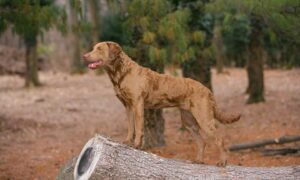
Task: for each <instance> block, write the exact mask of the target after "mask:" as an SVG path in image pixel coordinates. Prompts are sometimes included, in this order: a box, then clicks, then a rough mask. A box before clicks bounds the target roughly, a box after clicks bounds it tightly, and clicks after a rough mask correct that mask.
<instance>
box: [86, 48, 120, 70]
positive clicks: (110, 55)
mask: <svg viewBox="0 0 300 180" xmlns="http://www.w3.org/2000/svg"><path fill="white" fill-rule="evenodd" d="M121 52H122V49H121V47H120V46H119V45H118V44H117V43H114V42H101V43H98V44H96V45H95V46H94V47H93V50H92V51H90V52H88V53H86V54H84V55H83V58H84V60H85V61H86V62H87V63H88V67H89V68H90V69H97V68H100V67H102V66H106V65H109V64H111V63H113V62H114V60H116V58H117V57H118V55H119V54H120V53H121Z"/></svg>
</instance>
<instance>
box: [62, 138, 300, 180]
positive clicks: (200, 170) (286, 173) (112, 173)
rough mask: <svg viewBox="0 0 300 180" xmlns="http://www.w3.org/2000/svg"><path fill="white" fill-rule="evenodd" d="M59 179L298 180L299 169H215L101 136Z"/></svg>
mask: <svg viewBox="0 0 300 180" xmlns="http://www.w3.org/2000/svg"><path fill="white" fill-rule="evenodd" d="M75 159H76V158H74V159H72V160H70V161H69V162H68V163H67V164H66V165H65V166H64V167H63V168H62V169H61V170H60V172H59V175H58V177H57V179H59V180H60V179H76V180H85V179H172V180H173V179H184V180H186V179H299V178H300V166H289V167H274V168H264V167H241V166H226V167H224V168H223V167H216V166H211V165H202V164H192V163H190V162H185V161H179V160H174V159H167V158H163V157H159V156H157V155H154V154H151V153H147V152H143V151H140V150H136V149H134V148H131V147H129V146H126V145H122V144H118V143H116V142H113V141H111V140H109V139H107V138H104V137H101V136H99V135H97V136H95V137H94V138H92V139H90V140H89V141H88V142H87V144H86V145H85V146H84V148H83V149H82V151H81V153H80V155H79V156H78V158H77V160H76V162H75Z"/></svg>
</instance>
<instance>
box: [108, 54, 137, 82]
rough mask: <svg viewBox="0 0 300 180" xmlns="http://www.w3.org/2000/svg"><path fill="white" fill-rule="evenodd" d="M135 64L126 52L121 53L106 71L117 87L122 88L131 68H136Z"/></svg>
mask: <svg viewBox="0 0 300 180" xmlns="http://www.w3.org/2000/svg"><path fill="white" fill-rule="evenodd" d="M134 64H136V63H135V62H134V61H132V60H131V59H130V58H129V57H128V56H127V55H126V54H125V53H124V52H121V53H120V54H118V55H117V56H116V58H115V59H114V60H113V61H112V63H111V64H109V65H107V66H106V67H105V70H106V72H107V74H108V76H109V78H110V80H111V82H112V83H113V85H114V86H115V87H116V86H117V87H120V84H121V83H122V81H123V79H124V78H125V76H126V75H127V74H129V73H130V71H131V66H134Z"/></svg>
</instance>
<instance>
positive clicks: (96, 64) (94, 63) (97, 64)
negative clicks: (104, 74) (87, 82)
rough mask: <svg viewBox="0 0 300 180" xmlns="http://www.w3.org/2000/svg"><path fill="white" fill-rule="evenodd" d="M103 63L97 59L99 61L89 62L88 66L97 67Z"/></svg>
mask: <svg viewBox="0 0 300 180" xmlns="http://www.w3.org/2000/svg"><path fill="white" fill-rule="evenodd" d="M101 64H102V61H97V62H93V63H91V64H89V65H88V67H89V68H90V69H96V68H97V67H99V66H101Z"/></svg>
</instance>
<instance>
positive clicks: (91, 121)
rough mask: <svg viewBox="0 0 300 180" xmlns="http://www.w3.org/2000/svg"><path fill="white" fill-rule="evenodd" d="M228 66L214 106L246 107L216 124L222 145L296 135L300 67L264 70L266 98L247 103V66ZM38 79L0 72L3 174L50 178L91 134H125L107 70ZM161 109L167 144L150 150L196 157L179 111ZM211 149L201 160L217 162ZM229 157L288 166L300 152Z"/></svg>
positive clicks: (219, 78) (216, 82) (216, 78)
mask: <svg viewBox="0 0 300 180" xmlns="http://www.w3.org/2000/svg"><path fill="white" fill-rule="evenodd" d="M229 72H230V75H228V74H222V75H216V74H215V73H213V87H214V93H215V96H216V99H217V101H218V104H219V106H220V107H221V108H222V109H223V110H227V111H233V110H234V111H240V112H242V114H243V117H242V119H241V120H240V121H239V122H237V123H235V124H233V125H228V126H222V127H221V128H220V131H222V132H223V133H224V137H225V142H226V145H230V144H235V143H241V142H245V141H253V140H257V139H265V138H274V137H279V136H283V135H297V134H298V135H299V134H300V83H299V82H300V69H296V70H290V71H282V70H267V71H266V73H265V79H266V100H267V101H266V102H265V103H260V104H255V105H245V101H246V99H247V97H246V95H245V94H244V93H243V92H244V91H245V89H246V84H247V78H246V72H245V71H244V70H241V69H230V70H229ZM41 80H42V82H44V83H45V86H43V87H40V88H36V89H24V88H22V86H23V80H22V79H21V78H19V77H17V76H0V179H54V178H55V176H56V174H57V171H58V169H59V167H61V166H62V165H63V164H64V163H65V162H66V160H68V159H70V158H71V157H73V156H74V155H76V154H78V153H79V152H80V150H81V148H82V147H83V145H84V144H85V142H86V141H87V140H88V139H89V138H91V137H92V136H93V135H94V134H95V133H99V134H101V135H105V136H109V137H111V138H113V139H115V140H118V141H121V140H123V139H124V138H125V136H126V132H127V129H126V120H125V113H124V108H123V107H122V105H121V103H120V102H119V101H118V100H117V98H116V97H115V96H114V92H113V89H112V85H111V83H110V82H109V80H108V78H107V76H106V75H102V76H96V75H94V74H92V73H91V74H86V75H82V76H80V75H78V76H69V75H66V74H53V73H41ZM164 115H165V118H166V132H165V136H166V142H167V145H166V146H164V147H160V148H155V149H152V150H150V151H152V152H154V153H157V154H159V155H161V156H165V157H171V158H177V159H188V160H193V157H194V154H195V150H196V146H195V144H194V142H193V140H192V138H191V137H190V136H189V134H188V133H187V132H182V131H181V130H179V129H180V126H181V124H180V119H179V113H178V111H176V110H175V109H167V110H165V114H164ZM290 145H294V144H290ZM216 154H217V151H216V149H215V147H213V146H210V147H208V150H207V153H206V157H205V161H206V162H207V163H209V164H213V163H215V162H216V158H217V156H216ZM229 164H235V165H243V166H287V165H295V164H300V156H299V155H298V156H297V155H289V156H269V157H266V156H262V155H261V154H260V153H258V152H252V151H243V152H239V153H230V154H229Z"/></svg>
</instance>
